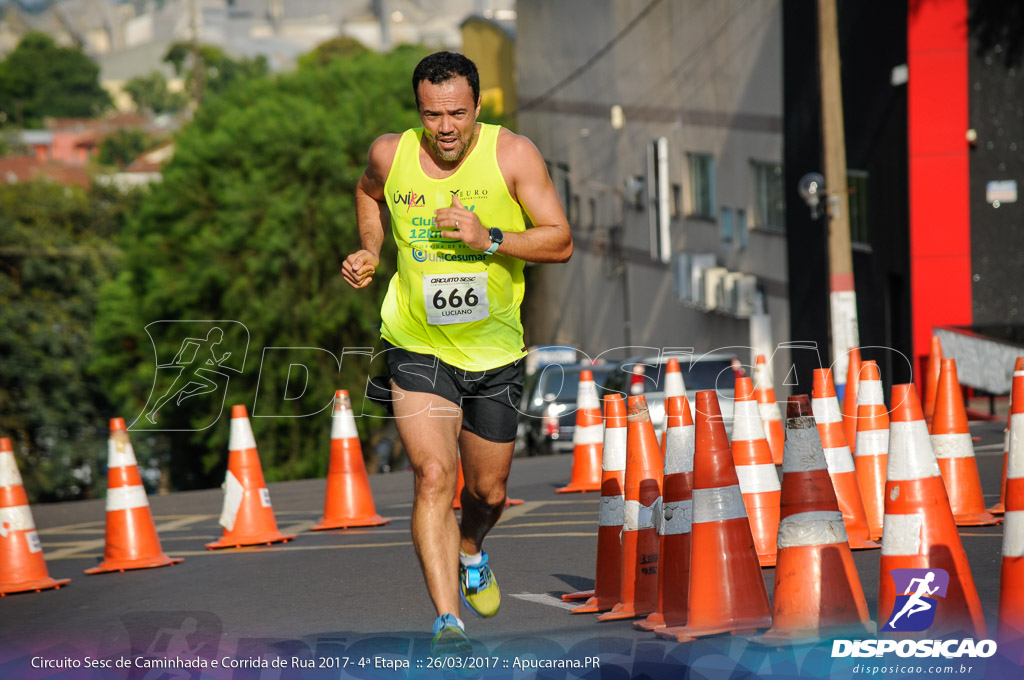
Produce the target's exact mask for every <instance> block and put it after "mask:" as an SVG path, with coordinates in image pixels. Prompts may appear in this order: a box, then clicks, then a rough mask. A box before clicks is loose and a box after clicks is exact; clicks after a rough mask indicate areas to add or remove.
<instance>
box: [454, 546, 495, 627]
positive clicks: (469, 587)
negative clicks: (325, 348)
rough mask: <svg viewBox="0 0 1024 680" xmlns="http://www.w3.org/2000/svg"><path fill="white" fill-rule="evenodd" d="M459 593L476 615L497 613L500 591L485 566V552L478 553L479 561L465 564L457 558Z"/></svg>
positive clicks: (485, 615) (487, 615)
mask: <svg viewBox="0 0 1024 680" xmlns="http://www.w3.org/2000/svg"><path fill="white" fill-rule="evenodd" d="M459 594H460V595H462V602H463V603H464V604H465V605H466V606H467V607H469V609H470V611H472V612H473V613H474V614H476V615H477V616H482V617H484V618H487V617H489V616H494V615H495V614H497V613H498V607H499V606H500V605H501V591H500V590H498V582H497V581H496V580H495V579H494V574H493V573H491V568H490V567H489V566H487V553H485V552H481V553H480V561H479V562H477V563H476V564H472V565H467V564H463V562H462V560H461V559H460V560H459Z"/></svg>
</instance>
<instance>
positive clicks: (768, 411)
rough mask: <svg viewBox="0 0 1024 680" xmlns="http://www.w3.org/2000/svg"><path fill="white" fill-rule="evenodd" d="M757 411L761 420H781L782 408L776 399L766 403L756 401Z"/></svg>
mask: <svg viewBox="0 0 1024 680" xmlns="http://www.w3.org/2000/svg"><path fill="white" fill-rule="evenodd" d="M757 412H758V413H760V414H761V420H780V421H781V420H782V410H781V409H780V408H779V402H777V401H773V402H770V403H767V404H762V403H758V404H757Z"/></svg>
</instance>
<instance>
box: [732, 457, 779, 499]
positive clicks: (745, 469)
mask: <svg viewBox="0 0 1024 680" xmlns="http://www.w3.org/2000/svg"><path fill="white" fill-rule="evenodd" d="M736 477H738V478H739V480H740V492H741V493H767V492H769V491H779V490H780V489H781V488H782V487H781V486H780V485H779V473H778V472H776V471H775V465H774V464H773V463H763V464H761V465H737V466H736Z"/></svg>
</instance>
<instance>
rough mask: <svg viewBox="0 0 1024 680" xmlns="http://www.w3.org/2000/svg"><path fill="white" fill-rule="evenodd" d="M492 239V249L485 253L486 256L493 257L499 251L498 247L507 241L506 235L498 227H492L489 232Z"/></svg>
mask: <svg viewBox="0 0 1024 680" xmlns="http://www.w3.org/2000/svg"><path fill="white" fill-rule="evenodd" d="M487 233H488V234H489V235H490V237H491V245H490V247H489V248H488V249H487V250H485V251H484V255H493V254H494V253H495V252H497V250H498V246H500V245H501V242H502V241H504V240H505V234H504V232H502V231H501V229H498V228H497V227H491V228H490V229H489V230H488V232H487Z"/></svg>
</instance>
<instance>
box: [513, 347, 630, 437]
mask: <svg viewBox="0 0 1024 680" xmlns="http://www.w3.org/2000/svg"><path fill="white" fill-rule="evenodd" d="M611 368H612V364H594V365H591V364H549V365H547V366H544V367H542V368H540V369H538V370H537V371H536V372H535V373H533V374H531V375H529V376H527V378H526V381H525V382H524V384H523V400H522V402H521V403H522V405H521V406H520V408H519V410H520V412H521V413H522V415H520V416H519V432H520V434H519V444H518V445H517V449H519V450H520V452H521V453H525V454H526V455H528V456H536V455H549V454H552V453H570V452H571V451H572V448H573V447H572V434H573V431H574V430H575V429H576V397H577V390H578V389H579V383H580V371H582V370H583V369H587V370H589V371H590V372H591V373H593V374H594V383H595V384H596V385H597V388H598V389H597V398H598V402H600V400H601V396H602V394H603V392H602V390H601V385H602V384H603V383H604V379H605V377H606V376H607V375H608V372H609V371H610V370H611Z"/></svg>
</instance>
